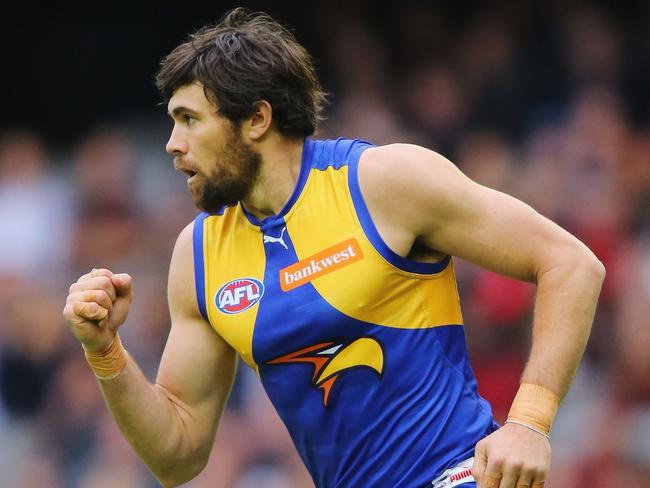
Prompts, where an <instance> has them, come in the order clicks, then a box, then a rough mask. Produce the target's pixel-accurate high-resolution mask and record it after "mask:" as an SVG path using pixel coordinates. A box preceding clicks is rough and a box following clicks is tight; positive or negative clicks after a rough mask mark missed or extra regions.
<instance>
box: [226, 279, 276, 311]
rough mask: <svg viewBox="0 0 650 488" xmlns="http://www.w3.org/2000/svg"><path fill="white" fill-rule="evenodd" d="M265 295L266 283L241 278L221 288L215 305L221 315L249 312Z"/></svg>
mask: <svg viewBox="0 0 650 488" xmlns="http://www.w3.org/2000/svg"><path fill="white" fill-rule="evenodd" d="M262 295H264V283H262V282H261V281H260V280H256V279H255V278H239V279H237V280H232V281H229V282H228V283H226V284H225V285H223V286H222V287H221V288H219V291H218V292H217V294H216V295H215V296H214V304H215V305H216V306H217V308H218V309H219V311H220V312H221V313H225V314H228V315H232V314H235V313H239V312H243V311H244V310H248V309H249V308H251V307H252V306H253V305H255V304H256V303H257V302H259V301H260V300H261V298H262Z"/></svg>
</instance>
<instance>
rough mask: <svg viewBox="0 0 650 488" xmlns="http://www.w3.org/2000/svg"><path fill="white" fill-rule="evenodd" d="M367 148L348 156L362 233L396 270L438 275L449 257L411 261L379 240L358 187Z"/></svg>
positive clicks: (355, 150)
mask: <svg viewBox="0 0 650 488" xmlns="http://www.w3.org/2000/svg"><path fill="white" fill-rule="evenodd" d="M367 148H368V146H367V145H365V144H359V145H357V146H355V147H354V148H353V149H352V150H351V152H350V154H349V165H348V168H349V170H348V180H349V185H350V195H351V197H352V201H353V202H354V208H355V210H356V212H357V216H358V217H359V221H360V223H361V227H363V231H364V232H365V233H366V236H367V237H368V239H369V240H370V242H372V245H373V246H374V247H375V249H377V251H379V253H380V254H381V255H382V256H383V257H384V258H385V259H386V260H387V261H388V262H389V263H391V264H392V265H393V266H395V267H396V268H399V269H402V270H404V271H408V272H410V273H419V274H435V273H440V272H441V271H442V270H444V269H445V268H446V267H447V265H448V264H449V261H450V260H451V256H446V257H445V258H444V259H442V260H441V261H438V262H436V263H424V262H419V261H413V260H410V259H407V258H405V257H403V256H400V255H399V254H397V253H396V252H395V251H393V250H392V249H391V248H390V247H388V245H387V244H386V243H385V242H384V240H383V239H382V238H381V235H380V234H379V232H378V231H377V228H376V227H375V224H374V222H373V221H372V217H371V216H370V212H369V211H368V207H367V206H366V202H365V201H364V199H363V195H362V194H361V188H360V187H359V175H358V172H359V158H360V157H361V153H362V152H363V151H364V150H365V149H367Z"/></svg>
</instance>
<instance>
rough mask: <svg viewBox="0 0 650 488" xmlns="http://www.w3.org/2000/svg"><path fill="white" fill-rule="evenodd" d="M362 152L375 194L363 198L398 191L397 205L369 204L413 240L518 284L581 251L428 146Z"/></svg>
mask: <svg viewBox="0 0 650 488" xmlns="http://www.w3.org/2000/svg"><path fill="white" fill-rule="evenodd" d="M368 152H369V153H370V151H368ZM370 154H372V153H370ZM370 154H369V157H368V161H367V162H366V164H367V167H366V169H365V171H364V174H365V178H366V180H367V182H366V191H367V192H368V193H371V194H375V197H376V198H372V196H371V198H370V200H371V201H375V202H381V201H382V200H385V197H384V196H385V195H386V194H389V193H391V192H399V193H400V194H401V195H402V196H403V197H402V198H401V199H400V205H398V206H395V205H391V206H390V211H389V210H388V207H386V210H384V211H381V207H380V206H379V205H375V208H379V209H380V211H379V212H378V215H380V218H382V219H389V220H391V221H392V223H393V226H394V227H395V226H399V227H400V228H401V229H402V230H404V232H406V233H407V235H410V236H411V237H410V239H412V240H413V241H414V242H415V241H417V242H418V243H420V244H423V245H425V246H426V247H428V248H430V249H432V250H435V251H438V252H442V253H445V254H450V255H453V256H457V257H460V258H462V259H465V260H467V261H470V262H473V263H475V264H477V265H479V266H482V267H484V268H487V269H490V270H492V271H495V272H497V273H499V274H502V275H505V276H510V277H512V278H516V279H520V280H525V281H535V280H536V278H537V276H539V274H540V273H542V272H543V271H544V270H545V269H546V268H548V267H551V266H553V265H554V264H555V263H557V262H558V261H559V260H565V259H571V257H572V256H574V255H575V254H576V252H578V253H581V252H585V251H587V249H586V247H585V246H584V245H583V244H582V243H580V242H579V241H578V240H577V239H576V238H575V237H573V236H572V235H571V234H569V233H568V232H567V231H565V230H564V229H562V228H561V227H560V226H558V225H557V224H555V223H554V222H552V221H551V220H549V219H547V218H546V217H544V216H542V215H541V214H539V213H538V212H536V211H535V210H534V209H533V208H531V207H530V206H529V205H527V204H525V203H524V202H522V201H520V200H518V199H516V198H514V197H512V196H510V195H507V194H505V193H502V192H499V191H496V190H493V189H490V188H487V187H485V186H482V185H480V184H478V183H476V182H474V181H472V180H471V179H470V178H468V177H467V176H465V175H464V174H463V173H462V172H461V171H460V170H459V169H458V168H457V167H456V166H455V165H454V164H453V163H451V162H450V161H448V160H447V159H445V158H444V157H442V156H441V155H439V154H437V153H435V152H433V151H430V150H428V149H425V148H422V147H419V146H413V145H405V144H396V145H392V146H386V147H384V148H381V149H380V150H378V151H376V152H375V154H374V156H371V155H370ZM394 168H399V171H395V169H394ZM364 193H365V192H364ZM382 195H384V196H382ZM380 205H381V203H380Z"/></svg>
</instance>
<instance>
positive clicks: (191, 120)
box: [183, 115, 196, 125]
mask: <svg viewBox="0 0 650 488" xmlns="http://www.w3.org/2000/svg"><path fill="white" fill-rule="evenodd" d="M183 121H184V122H185V123H186V124H187V125H192V124H193V123H194V122H196V119H195V118H194V117H192V116H190V115H183Z"/></svg>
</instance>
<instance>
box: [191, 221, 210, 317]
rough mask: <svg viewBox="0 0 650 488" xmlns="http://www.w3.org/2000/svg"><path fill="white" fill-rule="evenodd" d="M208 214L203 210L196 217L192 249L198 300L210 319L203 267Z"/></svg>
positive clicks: (202, 313)
mask: <svg viewBox="0 0 650 488" xmlns="http://www.w3.org/2000/svg"><path fill="white" fill-rule="evenodd" d="M207 216H208V214H207V213H205V212H201V213H200V214H199V215H197V216H196V218H195V219H194V229H193V230H192V250H193V251H194V284H195V285H196V301H197V302H198V304H199V311H200V312H201V315H202V316H203V318H204V319H205V320H206V321H207V320H208V311H207V310H206V308H205V270H204V268H203V262H204V260H203V221H204V220H205V218H206V217H207Z"/></svg>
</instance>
